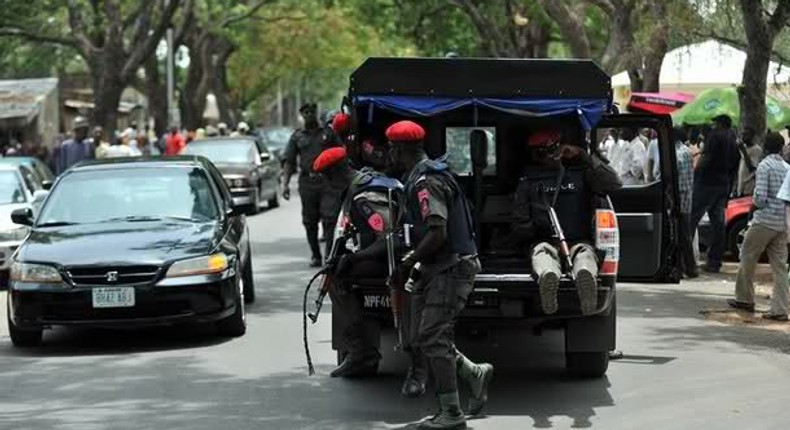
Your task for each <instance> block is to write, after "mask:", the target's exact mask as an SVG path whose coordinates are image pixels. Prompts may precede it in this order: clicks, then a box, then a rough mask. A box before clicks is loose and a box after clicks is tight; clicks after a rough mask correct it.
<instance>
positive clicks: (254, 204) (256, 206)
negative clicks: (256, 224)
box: [247, 188, 261, 215]
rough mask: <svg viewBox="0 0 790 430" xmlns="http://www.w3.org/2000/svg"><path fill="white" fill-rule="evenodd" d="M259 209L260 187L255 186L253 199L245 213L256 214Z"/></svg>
mask: <svg viewBox="0 0 790 430" xmlns="http://www.w3.org/2000/svg"><path fill="white" fill-rule="evenodd" d="M260 211H261V189H260V188H256V191H255V199H254V200H253V201H252V204H251V205H250V206H249V208H248V209H247V215H257V214H258V213H259V212H260Z"/></svg>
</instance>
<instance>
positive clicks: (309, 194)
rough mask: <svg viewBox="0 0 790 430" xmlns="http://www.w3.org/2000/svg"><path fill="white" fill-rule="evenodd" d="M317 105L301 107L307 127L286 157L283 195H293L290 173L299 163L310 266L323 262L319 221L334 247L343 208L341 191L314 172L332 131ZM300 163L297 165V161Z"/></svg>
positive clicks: (293, 140)
mask: <svg viewBox="0 0 790 430" xmlns="http://www.w3.org/2000/svg"><path fill="white" fill-rule="evenodd" d="M316 111H317V106H316V104H315V103H306V104H304V105H302V106H301V107H300V108H299V113H300V114H301V115H302V119H303V120H304V127H302V128H300V129H298V130H296V131H295V132H294V133H293V135H291V139H290V140H289V141H288V145H286V147H285V151H284V152H283V156H284V159H285V166H284V170H283V181H282V184H283V191H282V193H283V198H284V199H285V200H289V199H290V198H291V187H290V182H291V176H292V175H293V174H294V173H296V167H297V165H298V166H299V196H300V198H301V200H302V224H303V225H304V228H305V232H306V234H307V243H308V244H309V246H310V252H311V253H312V255H311V258H310V266H311V267H320V266H321V265H322V258H321V246H320V244H319V242H318V224H319V223H320V224H321V225H322V227H323V229H324V232H325V235H326V236H327V247H329V246H331V243H332V236H333V233H334V226H335V221H336V218H337V213H338V211H339V210H340V197H341V196H340V191H339V190H336V189H333V188H332V187H330V184H329V183H328V181H327V180H326V178H325V177H324V176H323V175H321V174H320V173H316V172H314V171H313V163H315V159H316V158H317V157H318V155H319V154H321V151H323V150H324V149H326V148H327V142H328V138H329V133H327V130H326V129H324V128H323V127H321V126H320V124H319V123H318V116H317V112H316ZM297 163H298V164H297Z"/></svg>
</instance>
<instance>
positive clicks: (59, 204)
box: [38, 166, 219, 225]
mask: <svg viewBox="0 0 790 430" xmlns="http://www.w3.org/2000/svg"><path fill="white" fill-rule="evenodd" d="M218 215H219V209H218V207H217V202H216V200H215V197H214V193H213V191H212V189H211V185H210V183H209V180H208V178H207V176H206V174H205V172H204V171H203V170H201V169H198V168H193V167H161V166H160V167H151V168H148V167H146V168H129V169H113V170H93V171H89V170H86V171H77V172H73V173H71V174H68V175H66V176H64V177H63V178H62V179H61V180H60V182H59V184H58V185H57V187H56V188H55V189H53V190H52V194H51V195H50V197H49V198H48V199H47V203H46V205H45V206H44V208H43V209H42V212H41V216H40V217H39V219H38V225H47V224H49V225H52V224H84V223H97V222H105V221H129V222H133V221H149V220H150V221H157V220H184V221H189V220H194V221H207V220H209V219H214V218H216V217H217V216H218Z"/></svg>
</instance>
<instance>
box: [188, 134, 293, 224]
mask: <svg viewBox="0 0 790 430" xmlns="http://www.w3.org/2000/svg"><path fill="white" fill-rule="evenodd" d="M183 154H188V155H202V156H204V157H206V158H208V159H209V160H211V162H212V163H214V165H215V166H217V168H218V169H219V170H220V172H222V176H223V177H224V178H225V181H226V182H227V184H228V186H229V187H230V192H231V194H232V195H233V202H234V204H235V205H237V206H245V207H246V208H247V210H248V212H249V213H252V214H256V213H258V212H259V211H260V209H261V205H262V204H263V202H267V204H268V206H269V208H276V207H278V206H279V205H280V201H279V193H278V191H279V178H280V172H281V167H280V163H279V162H278V161H277V159H276V158H275V157H273V156H272V154H271V152H270V151H269V149H268V148H267V147H266V145H265V144H264V143H263V140H262V139H261V138H259V137H254V136H236V137H216V138H208V139H201V140H198V141H194V142H190V143H189V145H187V147H186V148H184V151H183Z"/></svg>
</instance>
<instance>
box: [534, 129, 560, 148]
mask: <svg viewBox="0 0 790 430" xmlns="http://www.w3.org/2000/svg"><path fill="white" fill-rule="evenodd" d="M560 137H561V134H560V132H559V131H557V130H540V131H536V132H534V133H532V134H530V135H529V138H528V139H527V146H545V145H548V144H549V143H557V142H559V141H560Z"/></svg>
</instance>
